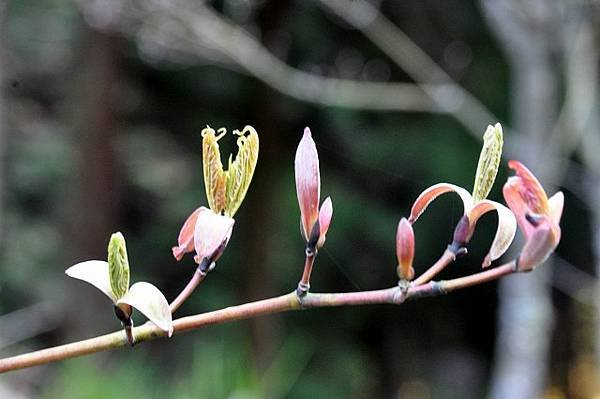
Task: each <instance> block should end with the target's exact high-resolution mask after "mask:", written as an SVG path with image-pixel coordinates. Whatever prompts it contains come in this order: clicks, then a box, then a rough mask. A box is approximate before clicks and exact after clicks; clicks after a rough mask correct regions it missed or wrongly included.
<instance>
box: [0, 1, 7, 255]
mask: <svg viewBox="0 0 600 399" xmlns="http://www.w3.org/2000/svg"><path fill="white" fill-rule="evenodd" d="M5 12H6V2H0V251H1V250H2V247H3V246H4V207H5V198H4V196H5V190H4V184H5V183H4V182H5V181H6V176H5V175H4V173H5V164H6V142H7V123H6V117H5V107H6V105H5V101H6V100H5V91H6V81H5V80H6V78H5V76H4V75H5V73H4V68H5V64H6V61H5V50H4V40H3V39H4V37H5V34H4V16H5Z"/></svg>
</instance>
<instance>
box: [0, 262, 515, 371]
mask: <svg viewBox="0 0 600 399" xmlns="http://www.w3.org/2000/svg"><path fill="white" fill-rule="evenodd" d="M514 272H515V262H514V261H512V262H509V263H506V264H504V265H501V266H498V267H495V268H492V269H489V270H486V271H483V272H480V273H476V274H473V275H470V276H467V277H461V278H457V279H453V280H448V281H433V282H429V283H427V284H422V285H415V286H411V287H409V288H408V289H404V290H403V289H402V288H401V287H399V286H397V287H393V288H388V289H383V290H375V291H360V292H345V293H335V294H317V293H307V294H306V296H304V297H302V298H299V297H298V296H297V294H296V292H292V293H289V294H286V295H282V296H278V297H274V298H269V299H263V300H261V301H256V302H249V303H245V304H242V305H237V306H231V307H227V308H223V309H219V310H215V311H212V312H207V313H201V314H197V315H194V316H187V317H182V318H179V319H176V320H174V321H173V329H174V333H175V334H179V333H182V332H186V331H191V330H195V329H199V328H202V327H204V326H208V325H212V324H222V323H226V322H230V321H235V320H242V319H249V318H254V317H258V316H263V315H268V314H273V313H282V312H288V311H292V310H300V309H310V308H322V307H340V306H357V305H372V304H393V305H400V304H402V303H404V301H406V300H408V299H418V298H423V297H429V296H438V295H444V294H447V293H449V292H451V291H454V290H457V289H461V288H467V287H471V286H473V285H477V284H482V283H485V282H488V281H492V280H495V279H498V278H500V277H502V276H505V275H508V274H511V273H514ZM133 334H134V336H135V342H136V344H138V343H141V342H145V341H151V340H153V339H156V338H162V337H165V336H166V335H167V333H166V332H165V331H163V330H161V329H159V328H158V327H156V326H155V325H154V324H152V323H150V322H148V323H146V324H144V325H142V326H140V327H136V328H134V329H133ZM128 345H129V343H128V341H127V338H126V336H125V332H124V331H117V332H113V333H110V334H106V335H101V336H98V337H95V338H90V339H86V340H83V341H78V342H73V343H70V344H66V345H60V346H56V347H53V348H47V349H42V350H39V351H35V352H30V353H26V354H23V355H18V356H13V357H7V358H4V359H0V373H5V372H8V371H13V370H19V369H23V368H27V367H33V366H39V365H42V364H47V363H52V362H57V361H60V360H65V359H70V358H74V357H79V356H84V355H89V354H92V353H96V352H101V351H106V350H109V349H116V348H119V347H123V346H128Z"/></svg>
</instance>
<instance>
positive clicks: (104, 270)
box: [65, 260, 117, 303]
mask: <svg viewBox="0 0 600 399" xmlns="http://www.w3.org/2000/svg"><path fill="white" fill-rule="evenodd" d="M65 273H66V274H67V276H69V277H73V278H76V279H78V280H83V281H85V282H86V283H89V284H91V285H93V286H94V287H96V288H98V289H99V290H100V291H102V292H103V293H104V295H106V296H107V297H109V298H110V300H111V301H113V303H117V298H116V296H115V294H114V293H113V292H112V289H111V288H110V278H109V275H108V262H105V261H103V260H88V261H85V262H81V263H78V264H76V265H73V266H71V267H69V268H68V269H67V270H65Z"/></svg>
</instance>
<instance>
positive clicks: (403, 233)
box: [396, 218, 415, 280]
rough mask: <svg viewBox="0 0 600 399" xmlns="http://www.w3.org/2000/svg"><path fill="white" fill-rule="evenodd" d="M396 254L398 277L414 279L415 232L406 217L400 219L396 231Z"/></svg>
mask: <svg viewBox="0 0 600 399" xmlns="http://www.w3.org/2000/svg"><path fill="white" fill-rule="evenodd" d="M396 256H397V257H398V267H397V268H396V271H397V273H398V277H399V278H401V279H404V280H412V278H413V277H414V275H415V270H414V269H413V267H412V263H413V259H414V257H415V233H414V231H413V228H412V225H411V224H410V223H409V222H408V220H407V219H406V218H402V219H400V223H398V231H397V232H396Z"/></svg>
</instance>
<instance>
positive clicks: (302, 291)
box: [296, 250, 317, 298]
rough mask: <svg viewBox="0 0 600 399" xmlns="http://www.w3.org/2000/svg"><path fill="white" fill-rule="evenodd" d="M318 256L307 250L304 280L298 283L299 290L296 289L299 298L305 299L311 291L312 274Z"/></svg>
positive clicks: (303, 273)
mask: <svg viewBox="0 0 600 399" xmlns="http://www.w3.org/2000/svg"><path fill="white" fill-rule="evenodd" d="M316 256H317V253H316V252H312V251H309V250H306V259H305V260H304V271H303V272H302V278H301V279H300V282H299V283H298V288H297V289H296V294H297V295H298V297H299V298H302V297H304V296H305V295H306V293H307V292H308V290H309V289H310V274H311V272H312V268H313V264H314V263H315V257H316Z"/></svg>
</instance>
